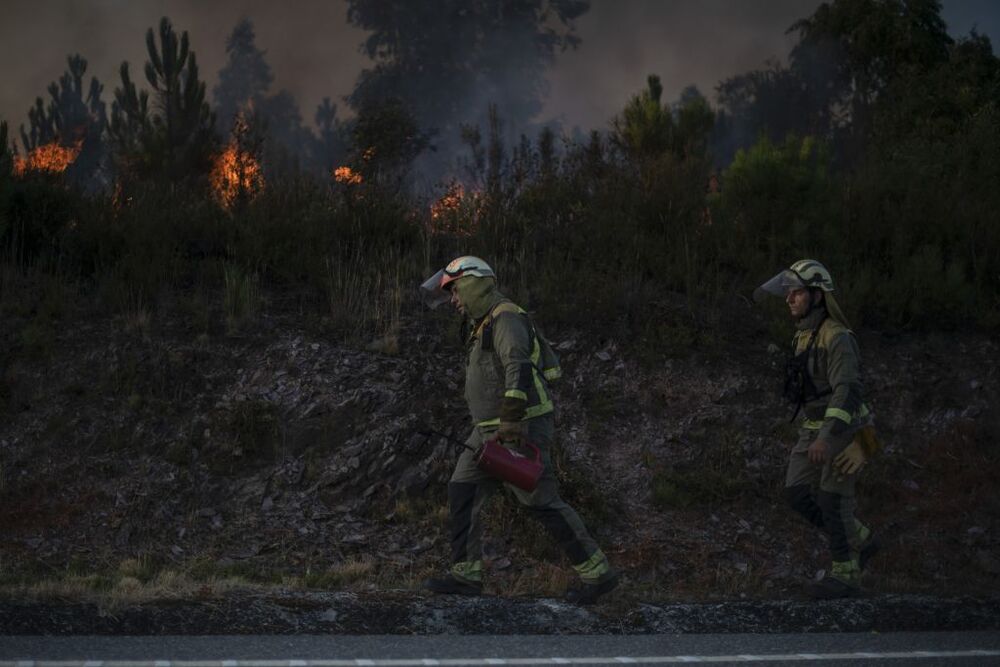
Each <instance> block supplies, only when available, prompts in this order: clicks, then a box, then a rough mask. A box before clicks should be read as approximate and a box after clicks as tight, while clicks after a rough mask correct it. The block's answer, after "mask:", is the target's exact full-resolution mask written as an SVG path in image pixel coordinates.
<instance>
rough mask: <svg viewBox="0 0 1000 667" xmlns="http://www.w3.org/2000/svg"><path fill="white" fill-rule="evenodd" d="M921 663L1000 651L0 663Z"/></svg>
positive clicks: (384, 666) (396, 666)
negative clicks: (918, 661) (874, 661)
mask: <svg viewBox="0 0 1000 667" xmlns="http://www.w3.org/2000/svg"><path fill="white" fill-rule="evenodd" d="M862 658H863V659H866V660H906V659H909V660H921V659H935V658H938V659H940V658H1000V650H993V649H967V650H961V651H880V652H876V651H855V652H852V653H772V654H760V655H752V654H739V655H663V656H637V657H628V656H616V657H597V656H593V657H592V656H587V657H578V658H565V657H559V658H393V659H366V658H356V659H343V660H0V667H359V666H364V667H424V666H425V665H434V666H441V667H453V666H457V665H473V666H475V665H567V664H572V665H595V664H608V663H619V664H645V665H664V664H678V663H691V662H701V663H717V662H802V661H809V662H817V661H818V662H826V661H834V660H859V659H862Z"/></svg>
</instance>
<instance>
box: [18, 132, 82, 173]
mask: <svg viewBox="0 0 1000 667" xmlns="http://www.w3.org/2000/svg"><path fill="white" fill-rule="evenodd" d="M82 147H83V140H82V139H81V140H79V141H77V142H76V143H75V144H73V145H72V146H68V147H67V146H60V145H59V142H58V141H53V142H52V143H51V144H45V145H44V146H39V147H38V148H36V149H34V150H32V151H31V152H29V153H28V156H27V157H20V156H18V155H15V156H14V175H15V176H23V175H25V174H26V173H27V172H29V171H41V172H48V173H50V174H61V173H63V172H64V171H66V168H67V167H69V166H70V165H71V164H73V162H74V161H75V160H76V158H77V156H79V155H80V149H81V148H82Z"/></svg>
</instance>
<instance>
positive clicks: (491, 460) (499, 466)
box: [476, 438, 543, 491]
mask: <svg viewBox="0 0 1000 667" xmlns="http://www.w3.org/2000/svg"><path fill="white" fill-rule="evenodd" d="M523 445H524V446H525V447H529V448H531V449H532V450H533V451H534V452H535V457H534V458H533V459H532V458H528V457H527V456H525V455H523V454H521V453H519V452H516V451H514V450H512V449H508V448H507V447H504V446H503V445H502V444H500V441H499V440H498V439H496V438H494V439H493V440H487V441H486V442H484V443H483V444H482V446H481V447H480V448H479V452H478V454H477V455H476V465H478V466H479V467H480V468H482V469H483V470H485V471H486V472H488V473H490V474H491V475H493V476H494V477H497V478H499V479H501V480H502V481H504V482H507V483H508V484H513V485H514V486H516V487H518V488H519V489H524V490H525V491H534V490H535V487H537V486H538V480H539V479H540V478H541V477H542V470H543V466H542V453H541V452H540V451H539V450H538V447H536V446H535V445H533V444H532V443H530V442H527V441H523Z"/></svg>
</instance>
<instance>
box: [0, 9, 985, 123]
mask: <svg viewBox="0 0 1000 667" xmlns="http://www.w3.org/2000/svg"><path fill="white" fill-rule="evenodd" d="M818 4H819V0H703V1H701V2H667V1H664V0H629V1H628V2H624V1H622V0H592V3H591V9H590V11H589V12H588V13H586V14H585V15H583V16H582V17H581V18H579V19H577V21H576V27H577V35H578V36H579V37H580V38H581V40H582V43H581V45H580V47H579V48H578V49H577V50H568V51H566V52H564V53H558V54H557V55H556V61H555V64H554V66H553V67H552V68H551V69H550V70H549V72H548V75H547V88H548V94H547V95H546V96H545V98H544V100H543V107H542V109H541V112H540V113H539V114H538V115H537V116H536V117H535V121H536V122H537V123H541V124H545V123H550V122H553V121H554V122H556V123H557V124H560V125H561V126H562V127H563V128H565V129H566V130H572V129H573V128H574V127H578V128H580V129H581V130H582V131H584V132H586V131H587V130H589V129H591V128H597V129H604V128H607V126H608V123H609V122H610V120H611V118H612V117H613V116H614V115H615V114H616V113H618V112H619V111H620V110H621V109H622V107H623V106H624V104H625V102H626V101H627V100H628V98H629V96H631V95H632V94H634V93H635V92H637V91H639V90H641V89H642V88H643V86H644V85H645V80H646V77H647V75H649V74H651V73H655V74H658V75H659V76H660V79H661V81H662V82H663V86H664V100H665V101H672V100H674V99H676V98H677V97H678V96H679V95H680V93H681V91H682V90H683V89H684V88H685V87H686V86H687V85H690V84H694V85H696V86H697V87H698V88H699V89H700V90H702V91H703V92H704V93H705V94H706V96H707V97H708V98H709V100H710V101H712V102H713V103H714V101H715V92H714V91H715V86H716V84H717V83H718V82H719V81H720V80H722V79H724V78H728V77H730V76H733V75H735V74H739V73H743V72H746V71H748V70H751V69H758V68H760V67H762V65H763V63H764V61H765V60H767V59H768V58H776V59H778V60H780V61H784V59H785V57H786V55H787V53H788V51H789V48H790V45H791V39H792V38H791V37H790V36H787V35H786V34H785V31H786V30H787V28H788V27H789V26H790V25H791V24H792V23H793V22H794V21H796V20H797V19H800V18H803V17H806V16H808V15H809V14H811V13H812V11H813V10H814V9H815V8H816V6H818ZM346 13H347V5H346V3H344V2H339V1H335V0H294V1H291V2H273V1H272V0H213V1H212V2H204V1H202V0H89V1H88V2H86V3H83V2H79V1H78V0H42V1H39V0H4V2H3V5H2V7H0V23H2V27H0V62H2V63H3V68H4V74H3V80H4V84H3V86H2V87H0V119H3V120H7V121H8V123H9V125H10V127H11V130H12V133H11V134H12V136H16V130H17V127H18V126H19V125H20V124H22V123H27V109H28V108H29V107H30V106H31V105H32V103H33V101H34V99H35V97H37V96H41V97H43V98H47V93H46V92H45V88H46V86H47V85H48V84H49V83H50V82H51V81H54V80H56V79H57V78H58V77H59V76H60V75H61V74H62V72H63V71H64V70H65V69H66V56H67V55H69V54H72V53H80V54H81V55H83V57H85V58H86V59H87V60H88V62H89V67H88V71H87V74H88V78H89V76H97V77H98V79H99V80H100V81H101V83H102V84H104V100H105V101H106V102H110V101H111V100H112V95H113V91H114V88H115V87H116V86H118V85H119V80H118V67H119V65H120V64H121V62H122V61H123V60H128V61H129V63H130V64H131V67H132V72H133V74H134V75H135V76H136V78H138V79H139V80H140V82H141V83H142V85H144V84H145V81H144V79H143V77H142V76H141V74H140V73H141V71H142V66H143V63H144V62H145V60H146V51H145V43H144V37H145V32H146V30H147V28H149V27H152V26H155V25H156V24H157V22H158V21H159V19H160V17H161V16H168V17H169V18H170V19H171V21H172V22H173V24H174V27H175V28H176V29H177V30H178V31H182V30H186V31H188V33H189V36H190V39H191V46H192V48H193V50H194V51H195V52H196V53H197V56H198V63H199V67H200V70H201V73H202V76H203V78H204V79H205V80H206V81H207V83H208V88H209V90H211V89H212V86H214V85H215V83H216V81H217V73H218V71H219V69H220V68H221V67H222V66H223V65H224V64H225V39H226V36H227V35H228V34H229V32H230V31H231V30H232V28H233V27H234V26H235V25H236V23H237V21H239V20H240V18H242V17H247V18H249V19H250V20H252V21H253V23H254V26H255V29H256V32H257V45H258V46H259V47H260V48H262V49H264V50H265V51H266V58H267V61H268V63H269V64H270V65H271V68H272V71H273V72H274V75H275V81H274V83H273V85H272V91H275V92H276V91H278V90H281V89H285V90H288V91H289V92H290V93H291V94H292V95H293V96H294V97H295V99H296V100H297V101H298V104H299V107H300V109H301V110H302V116H303V117H304V118H305V119H307V122H309V123H310V124H311V119H312V118H313V114H314V111H315V109H316V106H317V105H318V104H319V103H320V102H321V101H322V98H323V97H326V96H329V97H330V98H331V99H333V100H334V101H335V102H337V105H338V109H340V110H341V113H343V110H344V109H346V105H345V104H344V103H343V102H342V98H343V96H345V95H347V94H348V93H349V92H350V91H351V90H352V88H353V86H354V84H355V82H356V80H357V76H358V74H359V72H360V71H361V70H362V68H364V67H366V66H371V63H370V61H369V60H368V59H367V57H366V56H364V55H363V54H361V53H360V52H359V46H360V44H361V43H362V41H363V40H364V38H365V36H366V34H365V33H364V32H362V31H360V30H358V29H356V28H354V27H352V26H350V25H348V23H347V20H346ZM944 17H945V19H946V20H947V21H948V22H949V25H950V26H951V28H952V32H953V34H965V33H967V32H968V30H969V29H971V28H972V27H973V26H976V27H978V29H979V31H980V33H984V34H987V35H994V36H995V37H1000V7H998V6H997V5H996V3H994V2H990V1H989V0H970V1H969V2H959V1H958V0H950V1H948V2H945V4H944ZM472 95H473V97H474V99H469V100H467V102H468V105H469V109H470V114H469V115H470V117H480V118H483V117H484V116H485V113H484V109H485V107H486V104H487V103H489V102H493V101H495V102H497V103H498V104H499V106H500V113H501V116H503V115H504V109H503V106H504V105H503V100H492V99H489V98H490V93H489V91H475V92H474V93H473V94H472ZM508 129H509V131H510V132H511V133H512V134H513V135H515V136H516V135H517V134H518V133H520V132H521V131H523V130H527V131H529V133H531V134H534V133H535V132H537V127H536V128H515V127H509V128H508Z"/></svg>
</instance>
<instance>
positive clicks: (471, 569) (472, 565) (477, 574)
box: [451, 560, 483, 583]
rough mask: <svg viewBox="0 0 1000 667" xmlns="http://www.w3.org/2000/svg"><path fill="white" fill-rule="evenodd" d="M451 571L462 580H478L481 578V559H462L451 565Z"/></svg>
mask: <svg viewBox="0 0 1000 667" xmlns="http://www.w3.org/2000/svg"><path fill="white" fill-rule="evenodd" d="M451 573H452V574H453V575H455V578H457V579H460V580H462V581H470V582H477V583H478V582H480V581H482V580H483V561H481V560H463V561H460V562H458V563H455V564H454V565H452V566H451Z"/></svg>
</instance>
